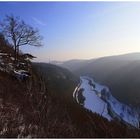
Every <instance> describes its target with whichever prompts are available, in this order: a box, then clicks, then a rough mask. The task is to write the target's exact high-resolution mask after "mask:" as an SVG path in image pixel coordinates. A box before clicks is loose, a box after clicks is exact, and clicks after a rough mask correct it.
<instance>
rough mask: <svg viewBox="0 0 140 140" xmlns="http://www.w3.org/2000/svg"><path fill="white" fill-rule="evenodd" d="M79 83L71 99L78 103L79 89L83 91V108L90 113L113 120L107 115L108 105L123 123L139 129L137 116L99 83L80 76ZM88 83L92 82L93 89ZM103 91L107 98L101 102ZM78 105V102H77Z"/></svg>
mask: <svg viewBox="0 0 140 140" xmlns="http://www.w3.org/2000/svg"><path fill="white" fill-rule="evenodd" d="M80 80H81V83H80V84H79V85H78V86H77V87H76V89H75V91H74V93H73V97H74V98H75V99H76V101H77V102H78V90H80V89H81V88H83V89H84V91H83V93H82V94H83V96H84V97H85V101H84V107H85V108H87V109H89V110H91V111H92V112H95V113H97V114H99V115H101V116H103V117H105V118H107V119H108V120H109V121H110V120H112V119H113V116H111V115H109V113H108V105H110V107H111V110H112V111H113V112H114V113H115V114H116V115H117V116H118V117H119V118H120V119H121V120H123V121H124V122H125V123H128V124H131V125H133V126H135V127H137V128H138V127H139V120H138V114H137V113H136V112H135V111H133V109H132V108H130V107H129V106H127V105H125V104H123V103H120V102H119V101H118V100H117V99H115V98H114V97H113V96H112V95H111V92H110V91H109V88H108V87H106V86H104V85H101V84H99V83H96V82H95V81H94V80H93V79H92V78H90V77H87V76H81V77H80ZM89 81H91V82H92V84H94V85H95V87H93V86H92V85H90V84H89ZM103 89H105V90H106V92H108V96H109V97H108V98H106V100H103V99H102V98H101V96H102V93H101V91H102V90H103ZM78 103H79V102H78Z"/></svg>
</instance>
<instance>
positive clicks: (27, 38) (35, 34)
mask: <svg viewBox="0 0 140 140" xmlns="http://www.w3.org/2000/svg"><path fill="white" fill-rule="evenodd" d="M0 25H1V32H2V33H3V34H4V36H5V37H6V38H7V39H8V41H9V42H10V43H11V44H12V45H13V46H14V50H15V62H17V60H18V55H19V47H20V46H24V45H29V46H37V47H39V46H42V42H41V41H42V37H41V36H40V34H39V31H38V30H37V29H34V28H33V27H31V26H29V25H28V24H26V23H25V22H24V21H23V20H21V19H20V18H19V17H14V16H13V15H10V16H6V18H5V19H4V20H3V22H2V23H1V24H0Z"/></svg>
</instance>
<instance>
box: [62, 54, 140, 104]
mask: <svg viewBox="0 0 140 140" xmlns="http://www.w3.org/2000/svg"><path fill="white" fill-rule="evenodd" d="M65 63H66V62H65ZM65 63H63V65H61V66H63V67H66V68H68V69H69V70H71V71H73V73H75V74H77V75H90V76H93V78H94V79H95V80H96V81H98V82H101V83H103V84H105V85H107V86H108V87H110V89H111V91H112V94H113V95H114V96H115V97H116V98H117V99H119V100H120V101H122V102H124V103H127V104H133V105H140V94H139V92H140V88H139V85H140V78H139V75H140V53H130V54H124V55H116V56H109V57H102V58H98V59H94V60H89V61H86V62H85V63H82V64H81V62H80V61H79V63H78V62H77V63H78V64H77V66H76V65H75V67H73V66H74V65H73V64H71V65H70V63H69V62H68V63H67V65H66V64H65ZM74 63H75V62H74ZM71 67H72V69H71Z"/></svg>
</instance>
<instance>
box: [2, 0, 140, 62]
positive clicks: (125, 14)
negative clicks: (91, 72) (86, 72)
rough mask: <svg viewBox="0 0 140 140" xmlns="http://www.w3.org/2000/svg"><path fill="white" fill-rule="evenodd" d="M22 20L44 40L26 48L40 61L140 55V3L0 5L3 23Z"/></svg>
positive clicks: (23, 3)
mask: <svg viewBox="0 0 140 140" xmlns="http://www.w3.org/2000/svg"><path fill="white" fill-rule="evenodd" d="M6 14H14V15H16V16H20V17H21V19H23V20H24V21H25V22H26V23H28V24H30V25H32V26H34V27H37V28H38V29H39V30H40V34H41V35H42V36H43V37H44V46H43V47H42V48H35V47H26V46H23V47H22V50H23V51H24V52H30V53H32V54H33V55H35V56H37V57H38V58H37V59H36V60H37V61H43V62H45V61H46V62H47V61H48V60H49V58H50V60H68V59H89V58H95V57H100V56H105V55H114V54H122V53H128V52H140V2H135V3H134V2H127V3H126V2H125V3H124V2H0V20H2V19H3V18H4V16H5V15H6Z"/></svg>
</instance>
